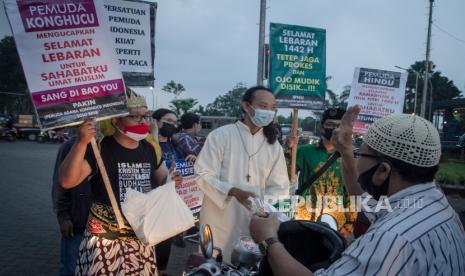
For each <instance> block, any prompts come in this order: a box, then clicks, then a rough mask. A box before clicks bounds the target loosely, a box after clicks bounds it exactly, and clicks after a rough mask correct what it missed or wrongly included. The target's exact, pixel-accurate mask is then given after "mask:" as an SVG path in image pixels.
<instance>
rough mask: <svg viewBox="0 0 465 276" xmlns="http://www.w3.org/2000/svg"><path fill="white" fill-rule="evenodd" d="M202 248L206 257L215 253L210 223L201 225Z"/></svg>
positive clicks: (208, 257)
mask: <svg viewBox="0 0 465 276" xmlns="http://www.w3.org/2000/svg"><path fill="white" fill-rule="evenodd" d="M200 250H201V251H202V254H203V256H204V257H205V258H206V259H210V258H211V257H212V255H213V234H212V230H211V228H210V225H208V224H204V225H201V226H200Z"/></svg>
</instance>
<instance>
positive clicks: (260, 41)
mask: <svg viewBox="0 0 465 276" xmlns="http://www.w3.org/2000/svg"><path fill="white" fill-rule="evenodd" d="M265 15H266V0H260V32H259V34H258V65H257V85H263V63H264V57H265V55H264V50H265Z"/></svg>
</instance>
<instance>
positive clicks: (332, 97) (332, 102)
mask: <svg viewBox="0 0 465 276" xmlns="http://www.w3.org/2000/svg"><path fill="white" fill-rule="evenodd" d="M332 78H333V77H331V76H327V77H326V78H325V82H326V91H325V92H326V93H325V94H326V96H327V97H325V98H328V99H327V100H325V108H329V107H336V106H339V104H340V103H339V100H338V98H337V95H336V93H334V91H333V90H331V89H328V81H329V80H331V79H332Z"/></svg>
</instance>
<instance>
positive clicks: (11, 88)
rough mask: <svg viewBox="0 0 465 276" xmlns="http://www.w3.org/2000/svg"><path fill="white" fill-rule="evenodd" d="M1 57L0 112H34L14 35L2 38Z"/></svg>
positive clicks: (0, 43) (0, 44)
mask: <svg viewBox="0 0 465 276" xmlns="http://www.w3.org/2000/svg"><path fill="white" fill-rule="evenodd" d="M0 57H2V58H1V59H0V112H3V111H4V110H7V111H8V112H10V113H12V111H13V110H14V111H15V112H17V113H18V114H21V113H24V114H32V113H33V110H34V109H33V106H32V102H31V98H30V97H29V94H28V93H29V92H28V90H27V84H26V78H25V76H24V73H23V68H22V66H21V61H20V59H19V54H18V51H17V49H16V44H15V41H14V39H13V37H12V36H5V37H4V38H3V39H2V40H0Z"/></svg>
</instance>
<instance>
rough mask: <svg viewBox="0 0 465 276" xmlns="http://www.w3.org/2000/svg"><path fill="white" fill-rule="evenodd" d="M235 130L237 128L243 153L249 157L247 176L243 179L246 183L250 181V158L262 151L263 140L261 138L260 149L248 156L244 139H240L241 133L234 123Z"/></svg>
mask: <svg viewBox="0 0 465 276" xmlns="http://www.w3.org/2000/svg"><path fill="white" fill-rule="evenodd" d="M236 128H237V132H238V133H239V137H240V138H241V142H242V147H243V148H244V151H245V153H246V154H247V156H248V157H249V160H248V162H247V176H246V177H245V178H246V179H247V182H249V181H250V159H252V157H254V156H255V155H257V153H258V152H260V150H261V149H262V147H263V145H264V144H265V140H266V139H265V138H263V142H262V144H261V145H260V147H259V148H258V150H257V151H256V152H255V153H253V154H250V153H249V151H248V150H247V147H246V146H245V142H244V139H243V138H242V134H241V131H240V129H239V127H238V126H237V123H236Z"/></svg>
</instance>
